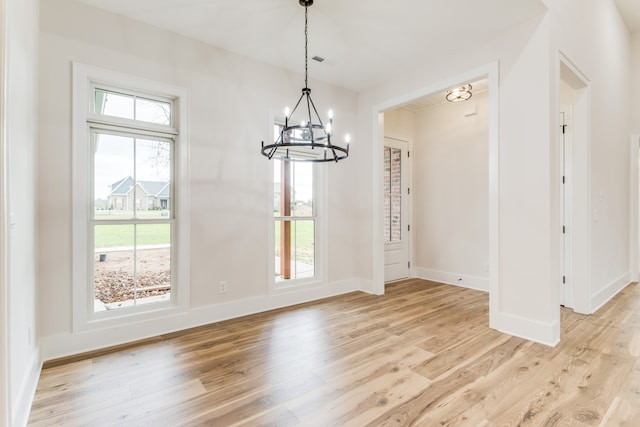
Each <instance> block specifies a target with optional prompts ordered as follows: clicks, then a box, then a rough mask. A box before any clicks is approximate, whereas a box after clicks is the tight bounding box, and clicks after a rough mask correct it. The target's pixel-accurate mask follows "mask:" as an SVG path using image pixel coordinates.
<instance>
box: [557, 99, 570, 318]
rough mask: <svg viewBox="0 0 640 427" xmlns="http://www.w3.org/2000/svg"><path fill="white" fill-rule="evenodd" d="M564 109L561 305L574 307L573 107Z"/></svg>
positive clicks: (562, 123) (562, 122)
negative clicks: (571, 122) (572, 265)
mask: <svg viewBox="0 0 640 427" xmlns="http://www.w3.org/2000/svg"><path fill="white" fill-rule="evenodd" d="M562 109H563V110H564V111H562V112H561V113H560V132H562V135H561V136H560V141H561V148H560V150H561V151H560V156H561V157H560V166H561V171H560V173H561V183H560V185H561V187H560V209H561V211H560V220H561V221H562V230H561V236H560V265H561V271H560V274H561V278H560V305H562V306H565V307H570V308H573V294H572V291H573V288H572V287H571V283H572V276H571V263H572V259H571V255H572V250H571V248H572V247H571V238H572V233H573V230H572V223H571V214H572V204H571V189H572V185H571V184H572V180H573V173H572V168H571V160H572V157H571V127H570V126H571V124H570V121H571V109H570V107H563V108H562Z"/></svg>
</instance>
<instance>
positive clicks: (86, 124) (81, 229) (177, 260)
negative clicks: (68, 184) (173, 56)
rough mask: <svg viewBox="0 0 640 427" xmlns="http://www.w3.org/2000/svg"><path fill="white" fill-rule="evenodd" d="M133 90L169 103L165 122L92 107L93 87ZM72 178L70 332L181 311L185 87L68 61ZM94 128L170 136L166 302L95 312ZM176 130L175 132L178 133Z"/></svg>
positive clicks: (185, 292)
mask: <svg viewBox="0 0 640 427" xmlns="http://www.w3.org/2000/svg"><path fill="white" fill-rule="evenodd" d="M97 87H98V88H100V89H107V90H112V91H114V92H118V93H122V91H126V92H125V93H126V94H135V95H136V96H140V97H142V98H145V99H151V100H158V101H162V102H166V101H167V100H171V101H172V103H173V108H172V114H171V123H170V126H167V125H158V124H154V123H151V122H142V121H136V120H131V119H125V118H120V117H112V116H104V115H100V114H97V113H96V112H95V111H94V108H95V107H94V105H95V103H94V101H93V96H94V91H95V89H96V88H97ZM72 100H73V104H72V109H73V113H72V178H73V189H72V190H73V193H72V199H73V212H72V216H73V226H72V234H73V238H72V252H73V260H72V264H73V273H72V274H73V277H72V279H73V298H72V302H73V331H74V332H80V331H86V330H93V329H102V328H107V327H116V326H124V325H128V324H131V323H133V322H139V321H144V320H154V319H159V318H163V317H168V316H172V315H175V314H177V313H182V312H185V311H186V310H187V309H188V301H189V268H188V267H189V265H188V260H189V253H188V251H189V240H188V239H189V222H188V212H189V192H188V191H189V188H188V182H189V179H188V178H189V177H188V168H187V165H188V154H189V150H188V141H189V138H188V127H187V123H188V122H187V113H188V108H187V106H188V91H187V90H186V89H184V88H180V87H176V86H172V85H167V84H164V83H158V82H153V81H150V80H147V79H142V78H139V77H135V76H131V75H127V74H124V73H119V72H115V71H111V70H107V69H103V68H99V67H94V66H90V65H86V64H81V63H73V94H72ZM95 130H100V131H106V132H114V133H117V132H118V131H120V132H123V131H125V132H126V133H127V134H129V135H132V134H139V135H144V136H158V137H162V138H164V139H167V138H169V137H170V138H171V139H173V149H172V156H173V157H174V158H173V166H172V180H171V181H172V186H173V195H174V197H173V199H174V200H172V201H171V202H170V204H171V207H170V208H171V218H172V221H173V222H172V225H171V245H172V257H171V258H172V259H171V271H172V283H171V300H170V301H169V302H166V303H165V302H163V303H157V304H141V305H138V306H136V307H132V308H123V309H118V310H111V311H108V312H95V311H94V308H93V304H94V301H93V291H92V290H91V289H90V286H93V282H92V281H90V280H89V279H90V278H91V277H93V273H92V272H91V270H90V267H91V268H92V267H93V252H94V248H93V227H94V225H95V222H96V220H95V218H94V212H93V202H92V198H93V192H94V189H93V186H92V182H93V178H92V177H93V173H94V171H93V160H92V155H93V152H92V147H93V143H92V140H91V134H92V132H93V131H95ZM178 130H179V131H178Z"/></svg>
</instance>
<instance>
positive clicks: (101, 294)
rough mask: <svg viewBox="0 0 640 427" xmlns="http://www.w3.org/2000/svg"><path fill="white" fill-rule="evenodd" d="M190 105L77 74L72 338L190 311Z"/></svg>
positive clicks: (174, 92) (131, 84) (123, 80)
mask: <svg viewBox="0 0 640 427" xmlns="http://www.w3.org/2000/svg"><path fill="white" fill-rule="evenodd" d="M132 88H135V89H132ZM185 103H186V92H185V91H184V90H182V89H179V88H174V87H171V86H166V85H162V84H158V83H152V82H149V81H146V80H139V81H138V80H137V79H135V78H133V77H130V76H125V75H121V74H118V73H113V72H109V71H106V70H102V69H97V68H93V67H88V66H85V65H80V64H74V106H73V108H74V125H73V126H74V142H73V146H74V148H73V151H74V179H73V182H74V194H73V198H74V240H73V244H74V248H73V249H74V329H83V328H87V327H91V325H92V324H100V325H102V323H101V322H114V323H116V324H120V323H124V322H127V321H128V320H127V319H128V318H131V315H132V314H133V315H136V316H147V317H151V318H155V317H158V316H161V315H163V313H165V312H166V311H167V310H169V311H173V310H176V309H184V308H185V307H186V301H187V295H186V294H187V291H188V287H187V284H188V277H187V271H188V270H187V268H186V261H185V260H186V259H187V258H186V257H187V254H186V250H187V249H188V244H187V240H186V239H187V236H188V233H187V227H188V223H187V221H186V217H187V215H186V214H185V213H186V212H187V208H188V207H187V201H188V198H187V187H186V183H187V182H188V180H187V175H186V167H185V166H186V164H187V163H186V162H187V159H186V155H187V150H186V147H185V146H186V141H187V139H186V132H187V129H186V127H185V126H184V123H186V117H185V112H186V108H184V106H185ZM154 200H158V202H156V203H154ZM125 315H126V316H125Z"/></svg>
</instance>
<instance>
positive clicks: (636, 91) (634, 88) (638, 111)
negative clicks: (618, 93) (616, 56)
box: [631, 32, 640, 132]
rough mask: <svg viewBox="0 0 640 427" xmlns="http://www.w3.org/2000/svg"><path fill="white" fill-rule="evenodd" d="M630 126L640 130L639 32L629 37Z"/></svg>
mask: <svg viewBox="0 0 640 427" xmlns="http://www.w3.org/2000/svg"><path fill="white" fill-rule="evenodd" d="M631 61H632V62H631V76H632V78H631V93H632V94H633V96H632V97H631V128H632V129H633V130H634V131H635V132H640V79H638V78H636V77H637V76H640V32H638V33H634V34H633V35H632V37H631Z"/></svg>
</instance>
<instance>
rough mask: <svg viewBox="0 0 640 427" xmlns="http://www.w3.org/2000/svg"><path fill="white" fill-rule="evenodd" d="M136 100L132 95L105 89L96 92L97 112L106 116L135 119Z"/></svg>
mask: <svg viewBox="0 0 640 427" xmlns="http://www.w3.org/2000/svg"><path fill="white" fill-rule="evenodd" d="M133 106H134V98H133V96H131V95H124V94H121V93H116V92H110V91H106V90H103V89H96V91H95V112H96V113H98V114H104V115H105V116H113V117H122V118H124V119H134V118H135V117H134V112H133V110H134V109H133Z"/></svg>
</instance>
